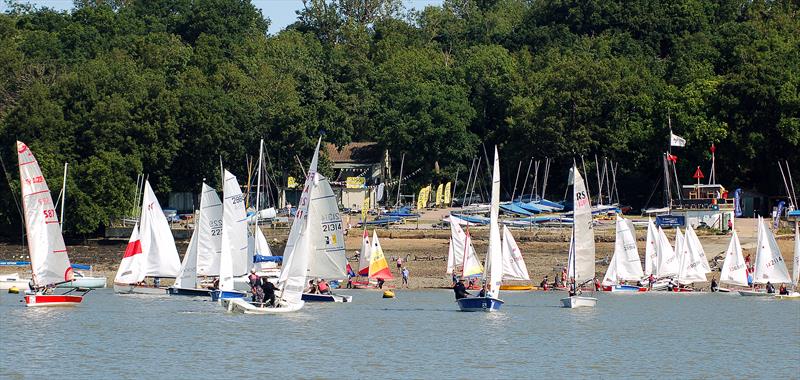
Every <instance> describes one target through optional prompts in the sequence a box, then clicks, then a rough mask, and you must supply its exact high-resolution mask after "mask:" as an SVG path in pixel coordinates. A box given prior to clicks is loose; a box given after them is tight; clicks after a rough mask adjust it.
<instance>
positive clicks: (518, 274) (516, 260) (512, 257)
mask: <svg viewBox="0 0 800 380" xmlns="http://www.w3.org/2000/svg"><path fill="white" fill-rule="evenodd" d="M503 279H504V280H530V279H531V278H530V275H529V274H528V267H527V266H526V265H525V260H524V258H523V257H522V252H521V251H520V250H519V246H518V245H517V242H516V241H515V240H514V236H513V235H511V231H509V229H508V227H506V226H503Z"/></svg>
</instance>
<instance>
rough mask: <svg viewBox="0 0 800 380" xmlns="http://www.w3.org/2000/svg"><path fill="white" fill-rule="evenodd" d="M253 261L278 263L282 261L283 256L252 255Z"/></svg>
mask: <svg viewBox="0 0 800 380" xmlns="http://www.w3.org/2000/svg"><path fill="white" fill-rule="evenodd" d="M253 262H254V263H280V262H283V256H263V255H253Z"/></svg>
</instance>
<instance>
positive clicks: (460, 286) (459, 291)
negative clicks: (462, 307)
mask: <svg viewBox="0 0 800 380" xmlns="http://www.w3.org/2000/svg"><path fill="white" fill-rule="evenodd" d="M453 292H454V293H455V295H456V300H460V299H462V298H467V297H469V292H467V287H466V286H464V280H463V279H460V280H458V282H457V283H456V285H455V286H453Z"/></svg>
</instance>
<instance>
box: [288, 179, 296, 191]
mask: <svg viewBox="0 0 800 380" xmlns="http://www.w3.org/2000/svg"><path fill="white" fill-rule="evenodd" d="M286 187H288V188H290V189H294V188H295V187H297V180H295V179H294V177H289V178H288V179H286Z"/></svg>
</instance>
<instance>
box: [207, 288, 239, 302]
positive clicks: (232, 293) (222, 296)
mask: <svg viewBox="0 0 800 380" xmlns="http://www.w3.org/2000/svg"><path fill="white" fill-rule="evenodd" d="M209 293H210V294H211V300H212V301H220V300H226V299H234V298H244V297H247V293H244V292H240V291H238V290H212V291H210V292H209Z"/></svg>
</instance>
